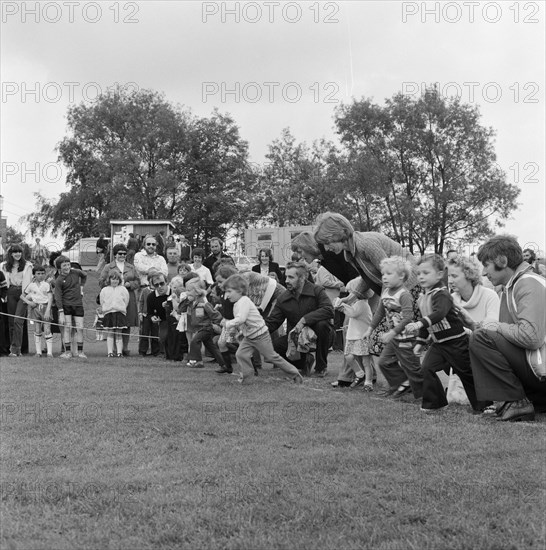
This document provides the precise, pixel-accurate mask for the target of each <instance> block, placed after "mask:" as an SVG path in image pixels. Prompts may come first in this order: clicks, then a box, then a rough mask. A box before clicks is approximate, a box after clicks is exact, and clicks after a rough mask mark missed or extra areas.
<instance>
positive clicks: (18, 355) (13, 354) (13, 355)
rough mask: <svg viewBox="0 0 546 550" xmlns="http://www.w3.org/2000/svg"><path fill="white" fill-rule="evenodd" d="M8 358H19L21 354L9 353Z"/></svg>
mask: <svg viewBox="0 0 546 550" xmlns="http://www.w3.org/2000/svg"><path fill="white" fill-rule="evenodd" d="M8 357H21V354H20V353H13V352H11V353H10V354H9V355H8Z"/></svg>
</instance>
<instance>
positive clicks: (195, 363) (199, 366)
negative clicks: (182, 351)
mask: <svg viewBox="0 0 546 550" xmlns="http://www.w3.org/2000/svg"><path fill="white" fill-rule="evenodd" d="M186 366H187V367H189V368H190V369H202V368H203V367H204V366H205V365H203V362H202V361H193V360H191V361H188V362H187V364H186Z"/></svg>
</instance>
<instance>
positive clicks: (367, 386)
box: [362, 383, 373, 392]
mask: <svg viewBox="0 0 546 550" xmlns="http://www.w3.org/2000/svg"><path fill="white" fill-rule="evenodd" d="M362 391H365V392H371V391H373V384H370V383H368V384H364V387H363V388H362Z"/></svg>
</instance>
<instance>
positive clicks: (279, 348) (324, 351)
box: [273, 321, 334, 372]
mask: <svg viewBox="0 0 546 550" xmlns="http://www.w3.org/2000/svg"><path fill="white" fill-rule="evenodd" d="M307 326H309V327H310V328H312V329H313V330H314V331H315V334H316V335H317V351H316V360H317V362H316V365H315V372H323V371H325V370H326V368H327V367H328V350H329V349H330V346H331V345H332V342H333V340H334V328H333V326H332V325H331V324H330V323H329V322H328V321H319V322H318V323H315V324H314V325H307ZM273 348H274V350H275V351H276V352H277V353H278V354H279V355H280V356H281V357H282V358H283V359H286V360H287V361H288V362H289V363H292V364H293V365H294V366H295V367H296V368H297V369H299V370H305V361H306V358H307V354H306V353H302V354H301V358H300V359H298V360H297V361H291V360H290V359H288V358H287V357H286V351H287V350H288V336H287V335H285V336H281V337H280V338H275V339H274V340H273Z"/></svg>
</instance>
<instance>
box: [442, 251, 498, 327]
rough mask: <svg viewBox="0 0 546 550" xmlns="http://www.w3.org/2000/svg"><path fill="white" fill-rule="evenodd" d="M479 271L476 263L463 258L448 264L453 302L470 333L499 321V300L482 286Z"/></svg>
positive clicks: (490, 290)
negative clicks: (489, 322)
mask: <svg viewBox="0 0 546 550" xmlns="http://www.w3.org/2000/svg"><path fill="white" fill-rule="evenodd" d="M481 271H482V269H481V266H480V264H479V263H478V262H476V261H474V260H470V259H468V258H465V257H463V256H460V257H458V258H455V259H452V260H450V261H449V263H448V283H449V286H450V288H451V290H452V291H453V292H452V294H451V295H452V297H453V302H454V303H455V305H456V306H457V307H458V308H459V311H460V314H461V316H462V318H463V321H464V323H465V325H466V326H467V327H468V328H469V329H470V330H471V331H473V330H476V329H477V328H479V327H481V326H484V325H486V324H487V322H488V321H498V320H499V308H500V299H499V297H498V295H497V293H496V292H495V291H494V290H492V289H490V288H485V287H484V286H483V285H482V280H481V279H482V277H481Z"/></svg>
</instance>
